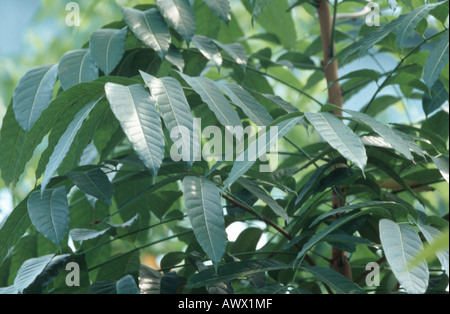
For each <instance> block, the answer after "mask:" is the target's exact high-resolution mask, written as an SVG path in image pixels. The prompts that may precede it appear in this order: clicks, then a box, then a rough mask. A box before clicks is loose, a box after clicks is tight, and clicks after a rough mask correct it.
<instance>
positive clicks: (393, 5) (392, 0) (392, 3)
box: [387, 0, 397, 11]
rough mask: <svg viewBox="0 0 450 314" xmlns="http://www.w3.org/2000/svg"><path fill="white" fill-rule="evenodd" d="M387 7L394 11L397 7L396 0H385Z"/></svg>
mask: <svg viewBox="0 0 450 314" xmlns="http://www.w3.org/2000/svg"><path fill="white" fill-rule="evenodd" d="M387 2H388V4H389V7H390V8H391V9H392V11H395V9H397V1H396V0H387Z"/></svg>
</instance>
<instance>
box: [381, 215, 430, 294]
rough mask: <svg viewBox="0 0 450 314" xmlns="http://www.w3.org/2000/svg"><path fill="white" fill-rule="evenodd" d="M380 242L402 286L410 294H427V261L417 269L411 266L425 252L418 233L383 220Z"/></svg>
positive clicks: (422, 262)
mask: <svg viewBox="0 0 450 314" xmlns="http://www.w3.org/2000/svg"><path fill="white" fill-rule="evenodd" d="M379 228H380V240H381V244H382V246H383V251H384V254H385V255H386V259H387V261H388V263H389V265H390V266H391V269H392V272H393V273H394V275H395V277H396V278H397V280H398V281H399V283H400V285H401V286H402V287H403V288H404V289H405V290H406V292H407V293H410V294H420V293H425V291H426V290H427V287H428V278H429V273H428V265H427V263H426V261H425V260H423V261H421V263H419V264H418V265H417V267H414V268H411V267H410V266H409V264H410V262H411V261H412V260H413V258H414V257H415V256H416V255H418V254H419V253H420V252H421V251H422V250H423V244H422V241H421V240H420V237H419V235H418V234H417V232H416V231H415V230H414V229H413V228H412V227H410V226H408V225H405V224H397V223H395V222H393V221H390V220H387V219H382V220H380V223H379Z"/></svg>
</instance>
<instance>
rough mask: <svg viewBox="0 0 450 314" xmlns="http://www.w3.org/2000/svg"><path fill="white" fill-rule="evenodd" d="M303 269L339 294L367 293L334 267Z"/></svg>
mask: <svg viewBox="0 0 450 314" xmlns="http://www.w3.org/2000/svg"><path fill="white" fill-rule="evenodd" d="M302 269H304V270H306V271H307V272H309V273H311V274H312V275H313V276H314V277H316V278H317V279H319V280H320V281H322V282H323V283H325V284H327V285H328V286H329V287H330V288H331V289H333V290H334V291H335V292H336V293H338V294H366V292H365V291H364V290H363V289H361V288H360V287H359V286H358V285H357V284H356V283H354V282H353V281H351V280H349V279H347V278H346V277H345V276H343V275H341V274H339V273H337V272H335V271H334V270H332V269H329V268H326V267H321V266H311V267H302Z"/></svg>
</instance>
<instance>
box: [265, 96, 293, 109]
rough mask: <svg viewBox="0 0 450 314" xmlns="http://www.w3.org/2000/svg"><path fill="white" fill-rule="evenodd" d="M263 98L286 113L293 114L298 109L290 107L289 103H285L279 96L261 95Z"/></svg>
mask: <svg viewBox="0 0 450 314" xmlns="http://www.w3.org/2000/svg"><path fill="white" fill-rule="evenodd" d="M263 96H264V97H265V98H267V99H268V100H270V101H271V102H273V103H275V104H276V105H278V106H279V107H280V108H281V109H283V110H284V111H286V112H287V113H293V112H298V109H297V108H296V107H294V106H293V105H291V104H290V103H288V102H287V101H285V100H284V99H283V98H281V97H280V96H277V95H271V94H263Z"/></svg>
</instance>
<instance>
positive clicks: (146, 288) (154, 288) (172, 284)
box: [139, 265, 178, 294]
mask: <svg viewBox="0 0 450 314" xmlns="http://www.w3.org/2000/svg"><path fill="white" fill-rule="evenodd" d="M139 289H140V291H141V293H142V294H176V293H177V290H178V277H177V274H176V273H175V272H170V273H165V274H162V273H161V272H159V271H156V270H154V269H151V268H150V267H147V266H145V265H141V267H140V268H139Z"/></svg>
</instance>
